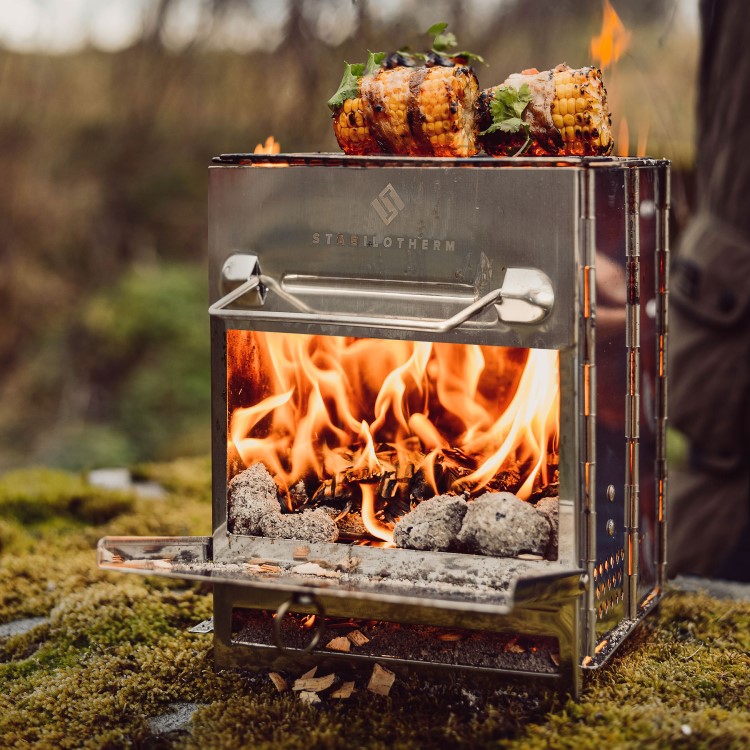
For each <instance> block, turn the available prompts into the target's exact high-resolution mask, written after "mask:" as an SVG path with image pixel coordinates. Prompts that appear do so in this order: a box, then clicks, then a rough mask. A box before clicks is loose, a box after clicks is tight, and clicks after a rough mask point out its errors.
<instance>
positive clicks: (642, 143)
mask: <svg viewBox="0 0 750 750" xmlns="http://www.w3.org/2000/svg"><path fill="white" fill-rule="evenodd" d="M648 130H649V123H648V120H645V121H644V122H643V124H642V125H641V127H640V128H639V129H638V145H637V146H636V151H635V155H636V156H645V155H646V154H647V153H648V149H647V148H646V146H647V144H648Z"/></svg>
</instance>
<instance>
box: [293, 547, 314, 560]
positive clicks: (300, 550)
mask: <svg viewBox="0 0 750 750" xmlns="http://www.w3.org/2000/svg"><path fill="white" fill-rule="evenodd" d="M309 554H310V548H309V547H295V548H294V552H293V553H292V557H293V558H294V559H295V560H306V559H307V556H308V555H309Z"/></svg>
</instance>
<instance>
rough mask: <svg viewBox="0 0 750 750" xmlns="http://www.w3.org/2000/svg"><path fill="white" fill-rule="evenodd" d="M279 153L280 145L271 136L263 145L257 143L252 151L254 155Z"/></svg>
mask: <svg viewBox="0 0 750 750" xmlns="http://www.w3.org/2000/svg"><path fill="white" fill-rule="evenodd" d="M280 152H281V144H280V143H278V142H277V141H276V139H275V138H274V137H273V136H272V135H269V136H268V138H266V142H265V143H259V144H258V145H257V146H256V147H255V150H254V151H253V153H254V154H278V153H280Z"/></svg>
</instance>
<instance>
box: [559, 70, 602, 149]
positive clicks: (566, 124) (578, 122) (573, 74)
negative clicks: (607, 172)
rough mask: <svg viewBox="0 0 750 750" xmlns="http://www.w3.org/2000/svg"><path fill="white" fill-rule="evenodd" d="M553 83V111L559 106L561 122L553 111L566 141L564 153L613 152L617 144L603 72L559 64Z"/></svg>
mask: <svg viewBox="0 0 750 750" xmlns="http://www.w3.org/2000/svg"><path fill="white" fill-rule="evenodd" d="M554 84H555V101H554V102H553V105H552V111H553V113H554V111H555V108H557V109H558V111H559V112H560V114H561V115H563V118H562V123H560V121H559V119H558V118H556V117H554V114H553V118H552V119H553V122H554V124H555V127H556V128H557V129H558V130H559V131H560V135H561V136H562V139H563V142H564V144H565V145H564V148H563V153H570V154H608V153H610V152H611V150H612V146H613V145H614V144H613V143H612V138H611V135H610V127H611V122H610V120H611V118H610V114H609V112H608V110H607V92H606V90H605V88H604V84H603V83H602V78H601V72H600V71H599V70H597V69H596V68H581V69H580V70H573V69H571V68H563V67H562V66H558V67H557V68H556V69H555V71H554ZM573 115H574V116H573Z"/></svg>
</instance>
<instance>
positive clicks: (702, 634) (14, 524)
mask: <svg viewBox="0 0 750 750" xmlns="http://www.w3.org/2000/svg"><path fill="white" fill-rule="evenodd" d="M137 474H138V476H139V477H141V478H151V479H155V480H158V481H160V482H162V483H163V484H164V485H165V486H166V487H167V488H168V489H169V490H170V495H169V497H168V498H167V499H165V500H161V501H153V500H151V501H146V500H140V499H138V498H136V497H134V496H132V495H131V496H127V495H123V494H115V495H113V494H112V493H109V492H104V491H101V490H95V489H93V488H91V487H89V486H88V485H86V484H85V483H84V482H83V481H82V480H81V479H80V478H79V477H77V476H75V475H73V474H68V473H65V472H59V471H58V472H51V471H48V470H38V469H29V470H25V471H23V472H20V471H18V472H14V473H13V474H10V475H5V476H4V477H2V478H0V508H2V513H1V514H0V517H1V518H2V521H0V624H1V623H7V622H11V621H13V620H15V619H17V618H21V617H31V616H45V617H48V618H49V619H48V621H47V622H45V623H43V624H40V625H39V626H37V627H36V628H35V629H33V630H31V631H30V632H28V633H26V634H22V635H15V636H11V637H9V638H6V639H2V638H0V747H3V748H5V747H8V748H10V747H19V748H22V747H35V748H102V747H107V748H126V747H149V748H161V747H163V748H172V747H173V748H195V749H197V748H206V747H212V748H232V750H234V749H235V748H243V747H246V748H274V747H284V748H292V749H294V748H300V750H309V749H310V748H331V749H333V748H342V750H345V749H349V748H355V747H356V748H359V747H362V748H404V749H406V748H444V747H457V748H467V749H468V748H472V749H473V748H483V747H487V748H489V747H494V748H501V747H502V748H515V749H518V750H520V749H522V748H524V749H525V748H533V747H549V748H572V747H576V748H601V747H616V748H626V747H633V748H641V747H685V748H688V747H696V748H722V750H724V749H725V748H745V747H747V746H748V744H750V711H749V710H748V705H750V656H749V654H750V602H737V601H717V600H714V599H711V598H709V597H708V596H706V595H703V594H679V593H671V594H669V595H668V596H667V598H666V599H665V600H664V602H663V603H662V604H661V607H660V609H659V611H658V612H657V614H656V615H655V616H654V617H652V618H651V619H650V620H649V621H647V623H646V624H645V625H644V626H643V627H642V628H641V629H640V631H638V632H637V633H636V634H635V635H634V637H633V638H632V639H631V640H630V641H629V642H628V643H627V644H626V645H625V647H624V648H623V649H622V651H621V652H620V653H619V654H618V655H617V656H615V657H614V659H613V662H612V663H611V664H610V665H608V666H607V667H605V668H604V669H602V670H601V671H600V672H598V673H597V674H595V675H594V676H593V677H592V678H591V679H590V680H589V681H588V683H587V686H586V690H585V693H584V697H583V700H582V701H581V702H580V703H574V702H572V701H570V700H567V699H561V698H559V697H557V696H555V695H552V694H546V693H539V694H525V693H523V692H520V693H519V692H512V691H510V690H508V689H507V688H503V687H500V688H499V689H497V690H487V691H485V692H482V691H480V690H478V689H477V688H476V687H475V686H473V685H466V686H460V685H458V684H453V683H451V682H444V683H436V682H428V681H426V680H424V679H423V678H420V677H417V676H413V677H411V678H409V679H398V680H397V681H396V683H395V685H394V687H393V689H392V691H391V694H390V696H389V697H388V698H381V697H379V696H374V695H373V694H371V693H368V692H367V691H365V690H358V691H357V692H355V693H354V695H353V696H352V698H350V699H349V700H346V701H340V702H336V701H334V700H331V699H324V702H323V703H322V704H321V705H319V706H307V705H305V704H302V703H301V702H300V701H299V700H298V699H297V698H296V697H295V696H293V695H291V694H290V693H283V694H278V693H277V692H276V690H275V688H274V687H273V685H272V684H271V682H270V680H269V679H268V677H267V675H266V674H265V673H261V674H258V675H251V674H239V673H235V672H225V673H215V672H214V670H213V665H212V654H211V636H208V635H198V634H191V633H188V632H187V628H189V627H190V626H192V625H194V624H196V623H197V622H199V621H201V620H203V619H205V618H207V617H209V616H210V614H211V597H210V594H209V593H208V592H207V591H206V589H205V588H204V587H202V586H200V585H186V584H185V583H184V582H180V581H169V580H166V579H159V578H142V577H140V576H132V575H115V574H108V573H104V572H101V571H98V570H97V569H96V567H95V563H94V545H95V543H96V540H97V538H98V537H100V536H101V535H103V534H134V533H138V534H186V533H187V534H206V533H209V531H210V500H209V496H210V476H209V465H208V462H207V461H206V460H203V459H199V460H191V461H187V460H181V461H178V462H174V463H171V464H161V465H150V464H145V465H142V466H140V467H139V468H138V470H137ZM84 508H88V509H89V510H84ZM91 508H99V509H100V510H101V509H104V508H107V509H108V510H107V512H106V513H104V514H102V513H101V512H100V511H99V512H96V513H93V514H91V512H90V509H91ZM291 676H298V675H291ZM357 679H358V681H359V685H360V686H361V685H362V684H363V682H364V679H363V677H362V676H361V675H360V676H358V677H357ZM175 702H192V703H197V704H199V707H198V710H197V711H196V713H195V714H194V715H193V718H192V722H191V724H190V726H189V730H190V731H189V732H185V731H183V732H173V733H171V734H166V735H161V736H158V737H154V736H152V732H151V729H150V728H149V719H150V718H151V717H154V716H158V715H161V714H163V713H165V712H167V711H168V710H169V706H170V704H173V703H175Z"/></svg>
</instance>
